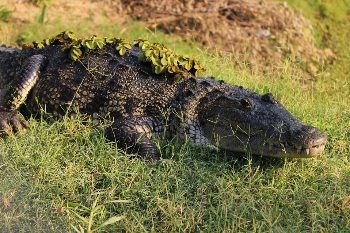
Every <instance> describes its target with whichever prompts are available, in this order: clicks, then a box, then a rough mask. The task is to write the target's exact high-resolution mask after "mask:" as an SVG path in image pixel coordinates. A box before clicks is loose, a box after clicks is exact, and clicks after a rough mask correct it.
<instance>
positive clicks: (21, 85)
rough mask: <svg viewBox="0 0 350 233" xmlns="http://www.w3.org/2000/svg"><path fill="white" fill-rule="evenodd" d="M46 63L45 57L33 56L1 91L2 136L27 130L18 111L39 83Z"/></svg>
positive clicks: (0, 116)
mask: <svg viewBox="0 0 350 233" xmlns="http://www.w3.org/2000/svg"><path fill="white" fill-rule="evenodd" d="M44 61H45V57H44V56H43V55H33V56H31V57H29V58H27V60H26V61H25V63H24V65H23V68H22V70H21V72H20V74H19V75H18V76H17V77H16V78H15V79H14V80H13V82H12V83H11V84H10V86H9V87H8V88H7V89H3V90H1V96H2V98H1V99H0V136H4V135H7V134H8V133H9V131H11V130H13V131H14V132H17V131H19V130H21V129H23V128H26V123H25V121H24V120H23V119H21V118H20V117H19V115H18V113H17V112H16V111H17V110H18V108H19V107H20V106H21V105H22V104H23V103H24V101H25V99H26V98H27V96H28V93H29V91H30V90H31V89H32V88H33V86H34V85H35V84H36V82H37V81H38V78H39V74H40V70H41V68H42V66H43V64H44Z"/></svg>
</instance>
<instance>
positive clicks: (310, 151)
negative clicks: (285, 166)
mask: <svg viewBox="0 0 350 233" xmlns="http://www.w3.org/2000/svg"><path fill="white" fill-rule="evenodd" d="M292 141H293V143H292V144H293V146H294V147H295V148H296V149H297V154H298V155H299V156H300V157H316V156H318V155H320V154H322V152H323V151H324V148H325V145H326V143H327V136H326V135H325V134H324V133H323V132H322V131H320V130H319V129H317V128H315V127H313V126H303V127H302V128H301V130H298V132H296V133H295V135H294V136H293V135H292Z"/></svg>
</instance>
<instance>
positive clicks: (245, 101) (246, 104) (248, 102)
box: [241, 99, 253, 109]
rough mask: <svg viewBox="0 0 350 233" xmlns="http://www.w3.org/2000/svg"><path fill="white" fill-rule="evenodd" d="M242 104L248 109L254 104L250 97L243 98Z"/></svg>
mask: <svg viewBox="0 0 350 233" xmlns="http://www.w3.org/2000/svg"><path fill="white" fill-rule="evenodd" d="M241 104H242V106H243V107H244V108H246V109H251V108H252V106H253V105H252V103H251V102H250V100H249V99H241Z"/></svg>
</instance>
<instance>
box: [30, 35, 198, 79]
mask: <svg viewBox="0 0 350 233" xmlns="http://www.w3.org/2000/svg"><path fill="white" fill-rule="evenodd" d="M54 45H63V46H65V47H66V49H67V50H68V55H69V57H70V59H72V60H73V61H76V60H78V59H79V58H80V57H81V56H82V55H83V54H84V53H89V52H90V51H93V50H97V49H103V48H104V47H105V46H113V47H114V48H115V49H116V51H118V53H119V55H120V56H124V55H125V54H126V53H127V52H128V51H129V50H130V49H131V48H132V47H133V46H135V47H139V48H140V49H141V51H142V53H141V55H140V57H139V61H140V62H146V63H150V64H151V66H152V71H153V72H154V73H155V74H170V75H171V76H172V77H174V78H175V80H179V79H181V78H186V77H188V75H189V74H192V75H194V76H196V77H198V76H200V75H201V74H202V73H203V71H204V68H203V67H202V66H201V65H200V63H199V62H198V61H197V60H195V59H193V58H190V57H188V56H182V55H178V54H176V53H174V51H172V50H171V49H169V48H167V47H165V46H164V45H162V44H159V43H151V42H149V41H147V40H142V39H139V40H135V41H134V42H129V41H127V40H125V39H122V38H107V37H103V38H102V37H97V36H92V37H91V38H87V39H78V38H77V37H76V36H75V35H74V33H72V32H69V31H66V32H62V33H60V34H58V35H57V36H55V37H53V38H49V39H45V40H43V41H41V42H33V47H34V48H39V49H41V48H44V47H46V46H54Z"/></svg>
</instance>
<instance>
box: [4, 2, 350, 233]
mask: <svg viewBox="0 0 350 233" xmlns="http://www.w3.org/2000/svg"><path fill="white" fill-rule="evenodd" d="M347 2H348V1H340V2H339V4H334V5H331V3H333V1H330V0H328V1H326V0H324V1H322V4H324V5H325V7H324V8H325V9H324V10H322V12H323V13H322V14H324V15H325V16H326V17H325V18H324V17H319V16H318V15H319V13H318V12H319V7H318V6H319V5H320V1H316V0H315V1H307V2H306V1H302V0H294V1H292V0H290V1H289V3H290V4H292V5H293V6H295V7H298V9H300V10H302V11H303V12H304V13H305V15H306V16H308V17H310V19H311V20H312V22H314V25H315V27H316V29H317V38H318V40H319V43H320V46H323V45H325V43H327V47H331V48H332V49H334V50H335V51H336V53H337V56H338V60H337V62H336V63H335V64H334V65H332V66H330V67H325V70H324V71H322V72H320V73H319V74H318V75H317V80H315V81H312V82H308V83H304V79H303V77H301V76H300V73H298V72H297V71H296V70H297V69H294V67H293V65H292V64H290V63H285V64H284V66H283V67H282V69H281V73H279V74H276V75H274V76H271V75H265V74H251V73H249V72H247V71H246V70H237V69H235V68H234V62H233V61H232V59H231V58H230V57H220V56H218V55H216V54H208V53H206V52H205V51H202V50H200V47H199V46H198V45H197V44H195V43H193V42H184V41H182V40H181V38H176V37H168V36H165V35H164V34H163V33H161V32H154V31H149V30H147V29H145V28H144V26H143V25H142V24H139V23H135V22H132V23H130V24H128V25H127V28H128V30H127V32H125V33H124V35H123V37H125V38H126V39H128V40H134V39H135V38H146V39H147V40H149V41H152V42H157V43H163V44H166V45H168V46H170V47H171V48H172V50H173V51H175V52H177V53H179V54H189V55H192V56H193V55H196V57H198V58H199V60H200V61H201V63H202V64H205V66H206V69H207V74H210V75H213V76H215V77H216V78H218V79H224V80H225V81H227V82H229V83H232V84H236V85H242V86H244V87H247V88H251V89H253V90H254V91H257V92H259V93H265V92H272V93H274V95H276V96H277V98H278V99H279V100H280V101H281V102H282V103H283V104H284V105H285V106H286V107H287V108H288V109H289V110H290V111H291V112H292V113H293V114H295V115H296V116H297V117H299V118H300V119H301V120H303V121H304V122H306V123H308V124H312V125H314V126H316V127H319V128H321V129H322V130H324V131H326V132H327V134H328V137H329V143H328V145H327V148H326V152H325V154H324V155H322V156H321V157H319V158H316V159H310V160H278V159H270V158H261V157H257V156H251V155H249V154H246V155H239V154H236V155H232V154H227V153H225V152H221V151H220V152H217V151H211V150H208V149H205V148H198V147H193V146H189V145H188V143H187V142H185V143H180V142H177V141H173V142H170V143H166V142H164V141H159V142H158V145H159V148H160V149H161V152H162V157H163V160H162V161H160V162H156V163H149V162H144V161H142V160H140V159H137V158H133V157H132V155H126V154H125V153H124V152H123V151H120V150H119V149H118V148H117V146H116V145H114V144H113V143H110V142H106V140H105V139H104V138H103V134H102V132H100V131H99V130H97V129H95V128H93V127H92V124H91V123H89V122H87V123H86V122H85V124H83V123H84V120H83V119H69V118H66V119H64V120H63V121H59V122H51V123H50V121H46V120H45V121H44V120H41V119H39V120H38V119H36V120H34V119H30V129H29V130H28V131H26V132H23V133H20V134H19V135H16V136H14V135H12V136H10V137H9V138H7V139H5V140H1V141H0V168H1V169H0V177H1V179H0V225H1V230H2V231H3V232H28V231H31V232H48V231H50V232H69V231H71V232H89V231H90V232H118V231H126V232H148V231H150V232H166V231H168V232H199V231H203V232H348V230H349V229H350V186H349V180H350V111H349V109H350V108H349V106H350V100H349V96H350V93H349V77H350V76H349V74H350V67H349V66H348V64H349V62H350V57H349V54H350V53H349V51H350V48H349V45H348V43H346V42H347V38H348V37H347V36H348V35H349V32H350V30H349V23H348V18H347V16H346V15H347V13H346V12H347V11H349V9H350V5H349V4H347ZM345 3H346V4H345ZM332 12H333V13H332ZM333 14H334V15H335V16H332V15H333ZM80 20H81V19H77V21H74V22H71V23H70V25H69V28H67V26H66V25H67V23H66V22H64V21H63V20H62V19H60V18H59V19H51V21H49V22H48V23H46V24H43V25H42V24H39V23H37V22H33V23H29V24H25V25H15V27H13V26H12V25H11V24H10V23H7V24H5V23H1V22H0V31H1V32H6V33H0V42H1V43H3V42H7V43H14V42H15V41H16V39H17V38H18V35H21V36H22V37H21V38H22V41H23V42H30V41H33V40H40V39H43V38H47V36H48V35H52V34H56V33H58V32H61V31H64V30H67V29H69V30H72V31H75V32H77V34H78V35H79V36H84V35H91V34H99V35H102V36H104V35H106V36H107V35H119V34H120V32H122V31H125V30H123V29H124V27H125V26H124V25H111V24H110V21H109V20H108V19H106V20H105V21H104V20H102V21H99V22H98V23H97V26H96V25H93V24H89V23H86V22H84V23H82V21H80ZM84 20H85V19H84ZM13 24H15V22H14V23H13ZM82 25H83V26H82ZM325 25H328V29H327V26H325ZM325 29H327V30H325ZM11 30H12V31H11ZM23 35H25V36H23ZM109 223H110V224H109Z"/></svg>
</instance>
